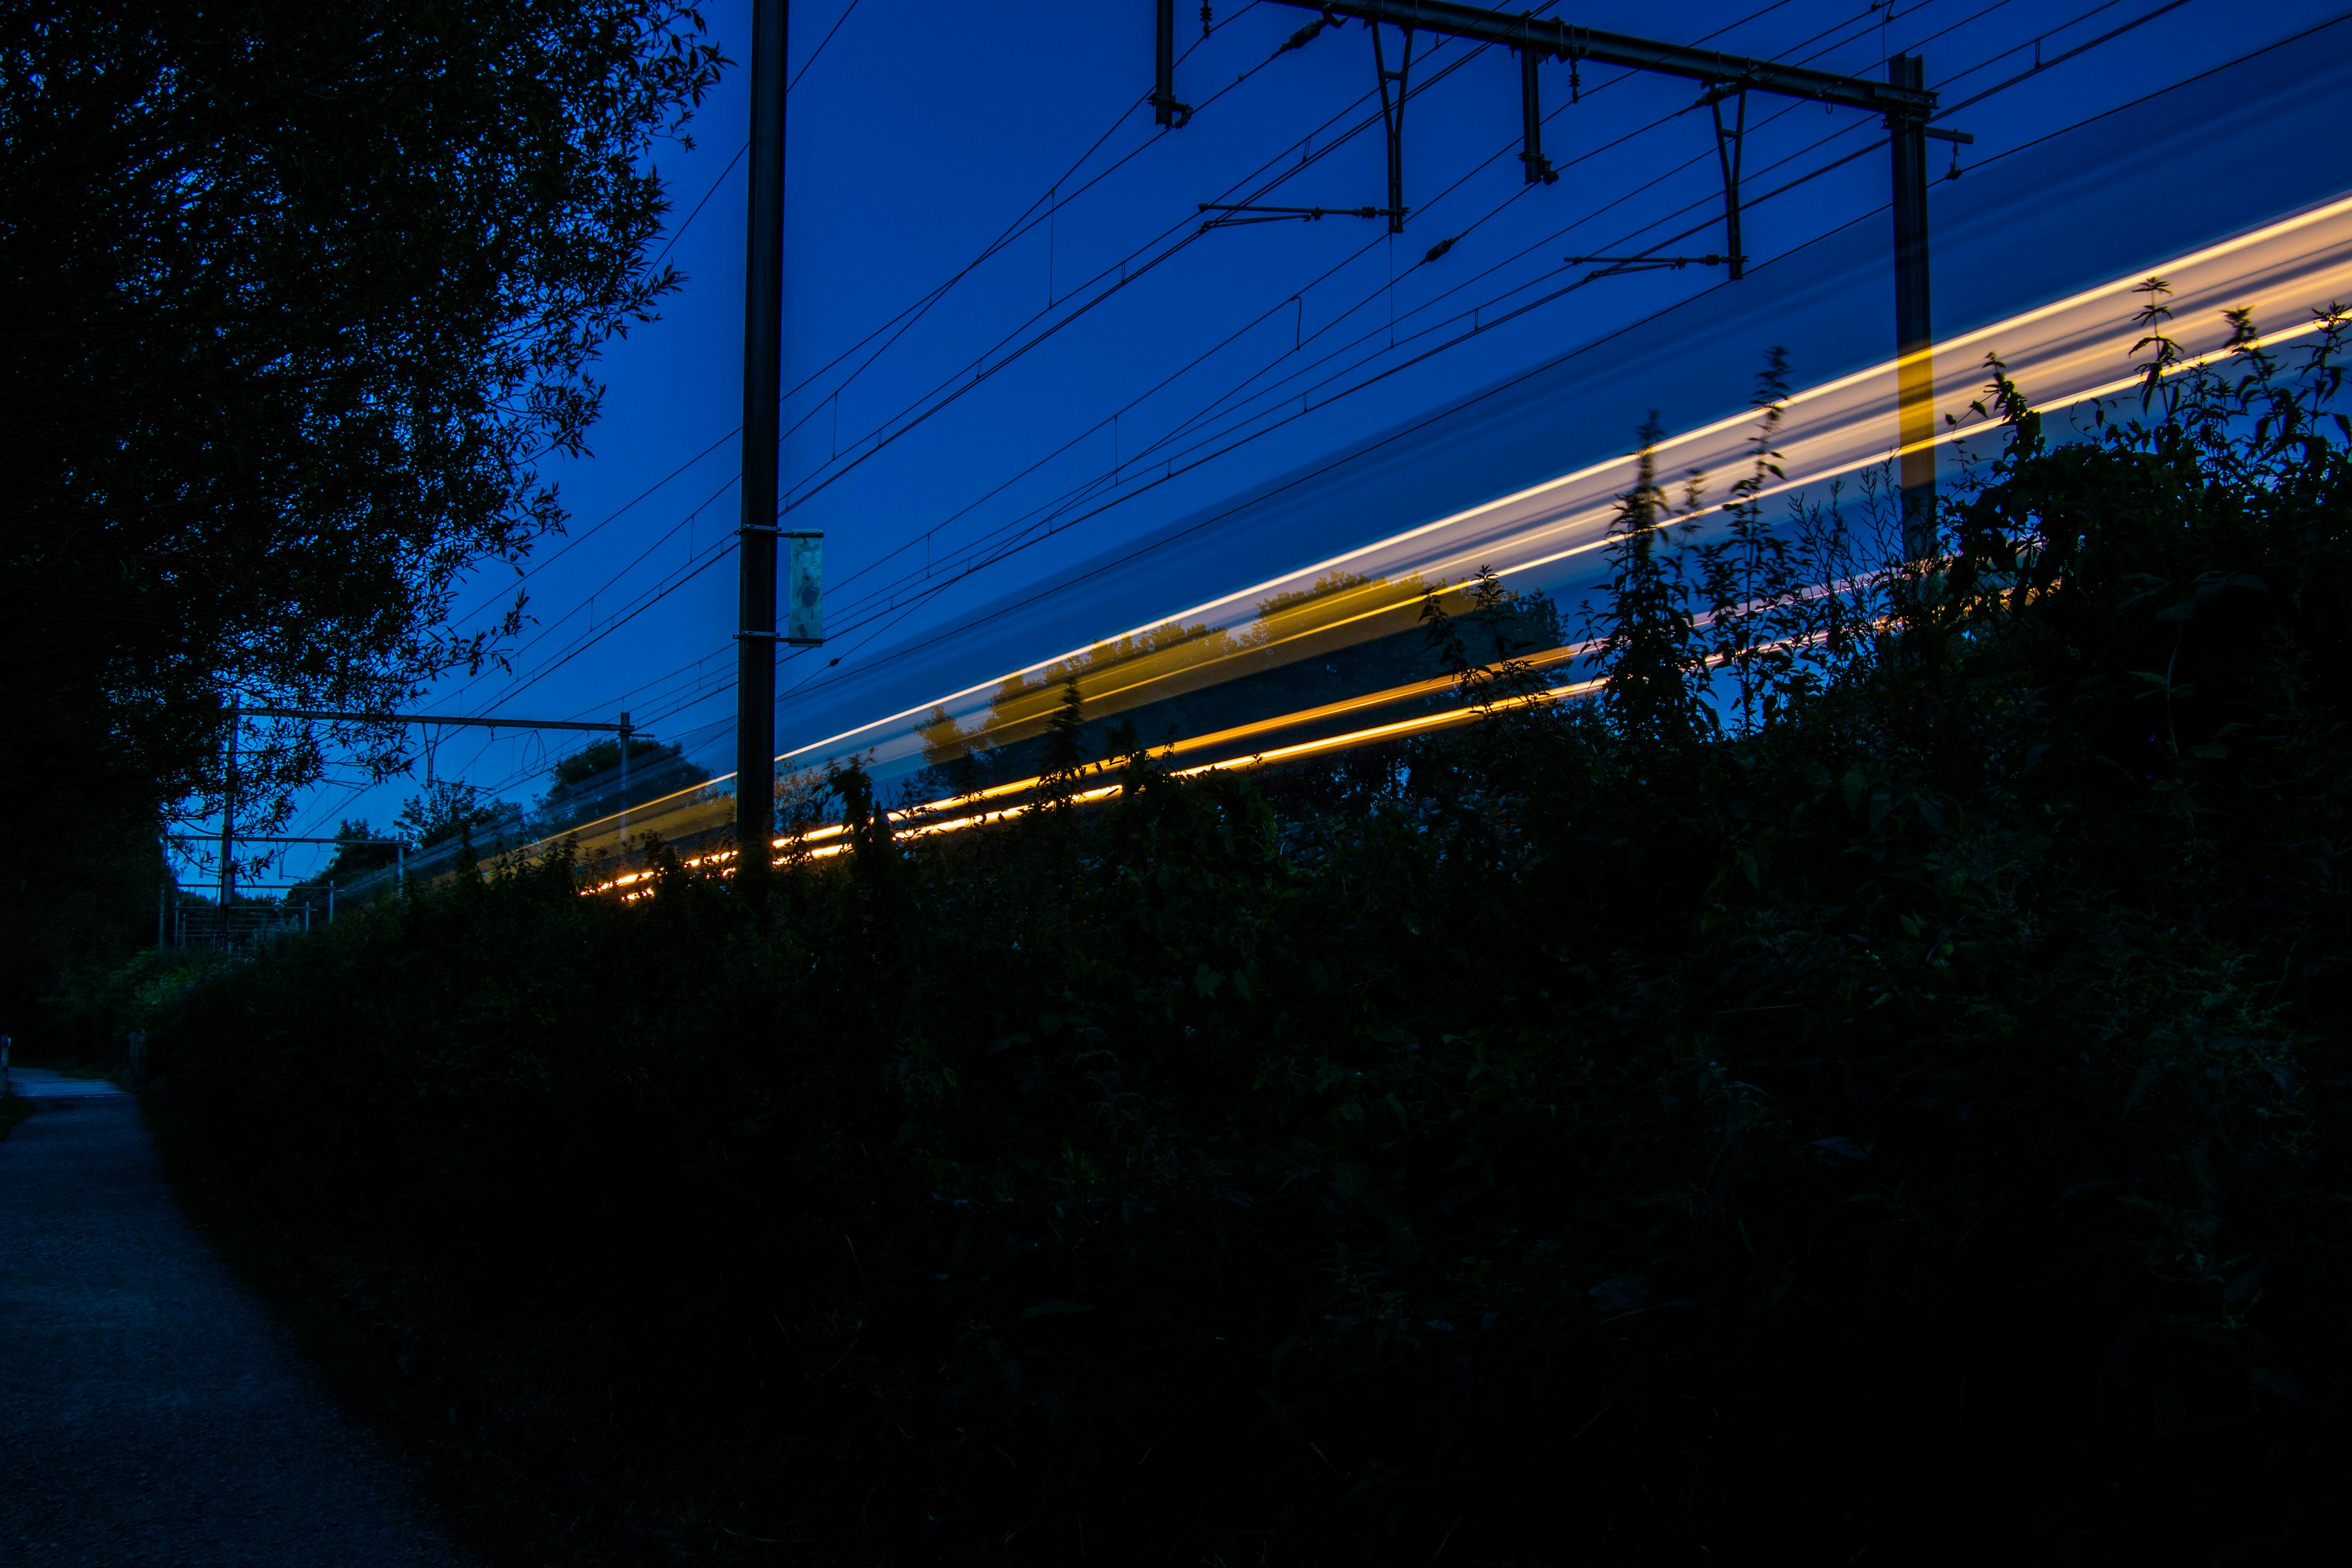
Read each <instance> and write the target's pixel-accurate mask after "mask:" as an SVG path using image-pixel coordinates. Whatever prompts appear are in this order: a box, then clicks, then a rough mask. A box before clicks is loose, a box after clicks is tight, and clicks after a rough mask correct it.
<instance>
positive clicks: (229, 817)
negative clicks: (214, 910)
mask: <svg viewBox="0 0 2352 1568" xmlns="http://www.w3.org/2000/svg"><path fill="white" fill-rule="evenodd" d="M236 730H237V709H236V704H235V703H231V704H229V705H228V739H227V741H226V743H225V744H224V745H223V747H221V752H222V756H223V758H225V759H226V760H225V765H224V766H223V768H222V769H221V836H220V911H219V915H218V917H217V919H216V920H215V922H214V925H215V930H216V931H217V932H218V933H219V935H220V937H221V940H222V941H223V942H224V943H226V941H227V940H228V902H229V900H230V899H231V898H233V897H235V896H236V861H235V860H233V859H231V858H230V856H231V846H232V845H233V844H234V843H235V842H236Z"/></svg>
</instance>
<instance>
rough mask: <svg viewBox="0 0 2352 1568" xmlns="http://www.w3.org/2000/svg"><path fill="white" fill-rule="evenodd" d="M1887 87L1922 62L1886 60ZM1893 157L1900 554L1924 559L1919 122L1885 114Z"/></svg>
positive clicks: (1915, 73)
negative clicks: (1899, 451)
mask: <svg viewBox="0 0 2352 1568" xmlns="http://www.w3.org/2000/svg"><path fill="white" fill-rule="evenodd" d="M1886 79H1887V82H1888V84H1889V85H1891V86H1894V87H1899V88H1909V89H1913V90H1914V91H1916V90H1918V89H1923V88H1925V87H1926V86H1927V61H1926V60H1924V59H1922V58H1921V57H1919V56H1917V55H1897V56H1895V57H1894V58H1893V59H1891V60H1889V61H1887V62H1886ZM1886 127H1887V130H1888V131H1889V132H1890V133H1891V134H1890V136H1889V139H1888V140H1889V145H1890V146H1892V147H1893V149H1894V151H1895V400H1896V413H1895V435H1896V439H1897V440H1898V441H1899V442H1900V443H1901V444H1902V455H1901V457H1900V458H1899V459H1898V460H1897V468H1898V478H1899V480H1900V482H1901V485H1902V488H1903V553H1904V554H1905V556H1906V557H1907V558H1909V559H1912V560H1924V559H1927V557H1928V556H1929V555H1930V554H1932V553H1933V552H1934V550H1935V548H1936V530H1935V517H1936V448H1935V445H1934V442H1935V438H1936V364H1935V337H1934V332H1933V329H1932V327H1931V325H1930V322H1929V319H1928V309H1927V305H1928V293H1927V121H1926V120H1922V119H1920V118H1918V117H1917V116H1916V115H1911V114H1904V113H1889V114H1888V115H1887V117H1886Z"/></svg>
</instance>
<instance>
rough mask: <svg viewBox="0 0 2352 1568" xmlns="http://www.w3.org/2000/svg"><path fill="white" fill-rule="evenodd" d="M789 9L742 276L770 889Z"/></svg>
mask: <svg viewBox="0 0 2352 1568" xmlns="http://www.w3.org/2000/svg"><path fill="white" fill-rule="evenodd" d="M784 30H785V0H754V3H753V5H752V12H751V225H750V229H749V234H748V237H747V243H746V249H745V256H744V267H743V478H742V492H743V521H742V525H741V528H740V531H739V533H738V535H737V541H736V551H735V556H736V561H737V564H738V566H739V568H740V579H739V583H740V601H741V606H740V620H739V621H738V622H737V624H738V625H739V627H740V631H739V632H737V634H736V641H735V647H736V679H735V845H736V857H735V878H736V885H737V886H738V887H740V888H741V889H742V890H743V892H744V893H745V894H749V895H751V896H752V897H757V896H759V894H760V892H761V889H762V888H764V887H765V886H766V883H767V876H768V864H769V862H768V856H769V841H770V840H771V838H772V836H773V834H774V831H775V810H776V807H775V760H776V527H777V525H776V431H777V408H776V404H777V391H778V382H779V380H780V378H781V375H782V368H783V366H782V361H783V306H784V298H783V297H784V58H785V56H784Z"/></svg>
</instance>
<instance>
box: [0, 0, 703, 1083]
mask: <svg viewBox="0 0 2352 1568" xmlns="http://www.w3.org/2000/svg"><path fill="white" fill-rule="evenodd" d="M702 35H703V28H702V25H701V21H700V19H699V17H698V16H697V15H696V14H695V11H694V8H693V7H692V6H691V5H688V4H685V3H683V0H474V3H469V4H467V5H442V4H437V3H434V0H349V3H343V4H332V5H318V4H305V3H299V0H218V3H215V4H207V5H203V6H191V5H121V4H119V3H115V0H56V3H52V4H47V5H37V6H12V7H10V8H9V9H8V11H7V13H6V14H5V18H0V164H5V168H6V171H7V172H6V175H5V183H6V198H5V221H0V279H5V285H6V290H7V294H8V297H9V298H10V299H11V300H12V301H13V302H14V303H13V305H12V308H11V310H10V316H9V329H8V331H7V333H6V334H5V337H0V442H5V447H6V450H7V451H8V453H9V455H10V459H11V464H12V468H13V473H14V482H12V483H11V484H9V485H8V486H5V490H0V668H5V670H6V672H7V678H6V681H5V695H0V725H5V731H6V733H7V734H8V735H9V736H11V737H16V738H15V739H14V740H12V742H11V744H9V745H8V746H6V747H0V811H5V814H6V815H7V817H8V818H9V820H10V821H17V822H23V823H26V824H37V831H32V832H28V833H26V834H22V835H20V836H19V840H20V841H19V843H18V845H17V847H16V850H15V851H13V852H12V871H11V873H10V874H9V875H7V876H6V877H5V878H0V1031H7V1030H12V1029H13V1030H15V1031H16V1032H17V1033H18V1034H19V1036H20V1037H21V1036H22V1035H23V1033H24V1028H23V1025H24V1021H25V1014H24V1009H26V1007H27V1005H28V1004H29V1003H30V1002H31V1001H32V999H33V998H36V997H37V996H39V995H40V994H41V993H43V992H44V991H47V990H48V989H50V988H52V987H54V986H55V985H57V984H58V976H59V973H60V971H61V970H62V969H64V968H67V967H75V966H79V967H90V968H98V969H102V968H104V967H108V966H109V965H110V964H112V963H114V962H117V961H119V960H120V958H121V956H122V954H123V952H124V950H125V949H126V948H129V947H132V946H136V945H137V944H138V943H139V942H140V941H141V940H142V937H145V938H152V921H153V911H154V903H155V895H156V890H157V889H158V887H159V886H160V885H162V883H163V882H164V880H165V876H166V873H165V868H164V860H163V855H162V853H161V852H160V851H159V849H158V846H157V839H158V836H159V835H160V834H163V833H166V832H170V833H179V832H182V831H186V830H187V829H188V828H190V827H191V826H195V827H196V830H197V831H195V832H194V834H192V835H191V839H190V842H191V844H192V846H193V848H194V852H195V853H196V854H197V855H198V856H199V857H201V856H202V855H203V854H204V852H205V845H204V835H203V832H202V828H201V824H202V823H204V822H205V821H206V820H207V819H209V820H211V821H217V820H218V818H217V815H216V812H217V810H218V809H219V807H220V805H221V801H222V797H223V793H224V789H225V782H226V781H225V778H224V769H223V758H224V748H223V744H222V743H223V740H224V738H225V735H226V730H227V728H228V718H227V710H228V708H229V706H230V704H231V702H232V701H235V700H240V699H241V700H242V701H243V702H244V704H245V705H246V706H248V707H250V706H299V707H325V708H333V709H341V710H352V711H366V712H384V711H389V710H392V709H394V708H396V707H397V706H400V704H401V703H402V702H403V701H404V699H405V698H407V697H408V696H410V695H412V694H413V693H414V691H415V689H416V686H417V684H418V683H420V682H422V681H425V680H427V679H430V678H431V677H433V676H436V675H438V674H443V673H446V672H447V671H450V670H453V669H464V668H468V667H472V668H479V667H481V666H482V665H483V664H484V663H485V662H487V661H489V660H492V659H494V658H495V657H497V654H498V649H499V645H500V643H501V642H502V640H504V639H505V638H506V637H508V636H509V635H510V634H511V633H512V632H514V631H515V630H516V629H517V628H519V627H520V625H521V623H522V617H523V601H522V599H521V597H520V594H518V597H517V598H516V600H515V601H513V603H512V604H511V605H510V606H509V612H508V613H507V614H506V615H505V616H504V617H502V618H494V620H493V621H492V622H491V623H490V624H488V626H476V627H474V628H470V629H467V630H459V629H457V628H453V627H452V626H451V625H450V624H449V622H448V619H447V618H448V614H449V612H450V610H451V607H452V603H453V593H454V591H455V589H456V586H457V584H458V582H459V581H460V580H462V578H463V575H464V573H465V572H466V571H467V570H469V569H470V568H473V567H475V566H477V565H478V564H480V563H482V562H484V561H487V560H491V559H498V560H516V559H520V556H521V554H522V553H523V552H524V551H525V550H526V549H528V548H529V546H530V544H531V542H532V541H533V540H535V539H537V538H541V537H543V536H544V535H545V534H546V533H548V532H549V531H551V530H554V529H557V528H560V527H561V525H562V520H563V515H564V514H563V508H562V506H561V505H560V503H559V501H558V498H557V497H556V494H555V491H554V489H553V487H552V486H551V485H550V484H549V483H548V482H547V481H546V480H545V479H544V477H543V476H542V474H541V463H542V460H543V459H545V458H546V457H547V456H548V455H551V454H552V453H559V452H561V453H572V454H575V455H576V454H577V453H579V452H581V451H582V450H583V441H584V439H585V435H586V433H587V430H588V427H589V425H590V424H591V423H593V419H594V417H595V414H596V412H597V406H598V402H599V400H600V397H601V388H600V386H599V384H598V382H597V379H596V376H595V373H594V371H595V363H594V361H595V359H596V355H597V353H598V351H599V349H600V347H601V345H602V344H604V342H605V341H607V340H609V339H610V338H611V337H612V336H613V335H614V334H615V333H618V332H621V331H625V330H626V329H627V328H628V327H629V326H631V325H632V324H634V323H636V322H641V321H645V320H648V319H651V317H652V313H653V311H654V309H655V308H656V305H657V303H658V301H659V300H660V298H661V297H662V296H663V295H664V294H666V293H667V291H668V290H669V289H671V288H672V287H675V286H676V285H677V282H678V281H679V279H678V277H677V273H676V272H675V270H674V269H672V268H670V267H666V266H649V265H648V263H649V261H650V260H653V259H655V258H653V257H652V256H651V254H650V253H651V250H652V246H653V243H654V242H655V240H656V235H658V233H659V231H660V228H661V225H662V222H663V214H664V213H665V212H666V210H667V198H666V197H665V195H664V193H663V185H662V181H661V179H660V177H659V174H658V173H657V172H656V168H655V160H654V158H653V156H652V154H653V152H654V150H655V145H656V140H657V139H658V138H661V137H663V136H666V135H673V134H677V133H679V132H680V131H682V129H683V127H684V124H685V121H686V119H687V116H688V111H690V110H692V108H693V107H694V106H695V105H696V104H697V103H698V101H699V100H700V99H701V97H702V95H703V93H704V92H705V91H706V90H708V89H709V86H710V85H711V83H712V82H713V81H714V80H715V79H716V76H717V72H718V69H719V65H720V63H721V62H720V60H719V57H718V54H717V51H716V50H715V48H714V47H711V46H709V44H708V43H707V42H705V41H703V37H702ZM26 737H39V740H38V743H37V744H30V743H28V742H27V741H26ZM403 738H404V737H403V736H402V735H401V734H400V732H398V731H397V730H373V731H371V730H363V729H357V728H354V727H348V726H346V727H340V728H339V729H338V730H337V731H336V732H334V733H332V734H331V735H326V734H320V733H318V732H317V730H316V729H315V728H314V727H307V726H303V725H299V724H268V723H254V722H247V724H246V725H244V726H243V727H242V730H241V736H240V739H241V751H242V756H241V758H240V762H239V767H238V786H239V788H238V796H239V803H238V810H237V815H238V820H239V822H240V825H242V826H244V827H245V828H247V830H248V831H264V832H268V831H284V830H283V828H282V827H280V826H278V825H277V824H278V823H279V822H281V821H283V818H284V813H285V810H286V809H287V807H288V802H289V791H291V790H292V789H296V788H298V787H300V786H302V785H305V784H308V783H310V782H313V781H315V780H316V779H318V778H319V777H320V771H321V769H322V768H323V767H324V765H325V761H326V758H327V756H328V754H329V750H330V747H331V746H332V749H334V750H335V751H337V752H339V753H341V754H344V755H351V754H352V753H356V754H357V757H358V760H359V761H360V762H361V763H362V765H372V766H373V767H374V768H375V769H376V770H377V772H378V775H379V777H389V776H390V775H391V774H392V773H393V772H395V771H397V770H398V769H399V768H400V767H401V766H402V765H403V760H404V759H403V756H402V740H403ZM240 853H242V854H246V855H250V856H255V857H258V856H259V855H260V854H261V853H262V852H261V851H259V850H258V849H257V848H255V847H248V848H247V849H246V850H244V851H241V852H240ZM258 869H259V868H258V867H257V866H256V867H251V868H249V869H248V877H250V876H251V875H252V874H253V873H254V872H256V871H257V870H258Z"/></svg>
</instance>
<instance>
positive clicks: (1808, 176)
mask: <svg viewBox="0 0 2352 1568" xmlns="http://www.w3.org/2000/svg"><path fill="white" fill-rule="evenodd" d="M1991 8H1992V7H1987V9H1991ZM2104 8H2105V7H2101V9H2104ZM2164 9H2166V10H2169V9H2171V7H2170V6H2167V7H2165V8H2164ZM1979 14H1981V13H1979ZM2143 20H2145V18H2143ZM2069 25H2070V26H2071V25H2073V24H2069ZM2132 25H2134V26H2137V25H2138V24H2137V23H2134V24H2132ZM2097 41H2098V40H2094V42H2097ZM2085 47H2088V46H2085ZM2272 47H2277V46H2272ZM2012 52H2013V51H2012ZM2070 52H2071V51H2070ZM2255 52H2257V53H2259V52H2261V51H2255ZM2063 58H2064V57H2063V56H2062V57H2059V59H2063ZM2049 63H2050V64H2053V65H2054V64H2056V63H2058V60H2053V61H2051V62H2049ZM2232 63H2235V62H2232ZM2216 69H2219V67H2217V68H2216ZM2200 74H2203V73H2200ZM2186 79H2188V80H2194V79H2196V78H2194V77H2192V78H2186ZM2171 85H2172V87H2177V86H2179V85H2180V84H2179V83H2175V84H2171ZM1988 90H1989V91H1997V90H1999V89H1998V88H1996V89H1988ZM2167 90H2171V87H2168V88H2166V89H2158V92H2161V91H2167ZM2152 96H2155V94H2148V95H2143V97H2142V98H2140V99H2134V100H2133V103H2135V104H2136V103H2137V102H2142V101H2145V100H2146V99H2147V97H2152ZM2120 107H2124V108H2127V107H2131V105H2125V106H2120ZM2117 111H2118V110H2108V111H2105V112H2108V113H2112V112H2117ZM2091 118H2094V119H2095V118H2098V117H2097V116H2094V117H2091ZM2078 123H2081V122H2078ZM2069 129H2071V127H2070V128H2069ZM2053 134H2054V133H2053ZM2036 140H2037V141H2038V140H2041V139H2036ZM2029 145H2030V144H2029ZM1868 151H1869V149H1867V148H1865V149H1864V150H1863V152H1868ZM2011 151H2012V152H2013V151H2016V150H2011ZM1859 155H1861V154H1860V153H1856V154H1854V156H1859ZM2007 155H2008V154H2001V155H2000V156H2007ZM1989 161H1990V160H1989ZM1784 162H1785V161H1784ZM1819 172H1820V171H1816V172H1815V173H1814V174H1810V175H1807V176H1805V178H1812V177H1816V176H1817V175H1818V173H1819ZM1793 184H1794V182H1792V183H1791V185H1790V186H1784V187H1782V188H1781V189H1782V190H1783V191H1785V190H1787V189H1790V188H1792V187H1793ZM1777 193H1778V192H1775V193H1767V196H1766V197H1764V198H1759V200H1763V199H1769V196H1770V195H1772V194H1777ZM1533 286H1534V285H1533V284H1525V285H1521V286H1519V287H1533ZM1420 308H1426V307H1425V306H1424V307H1417V309H1420ZM1318 330H1320V329H1318ZM1433 351H1437V350H1433ZM1384 373H1393V371H1390V372H1384ZM1252 438H1255V437H1252ZM803 685H805V683H803Z"/></svg>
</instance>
